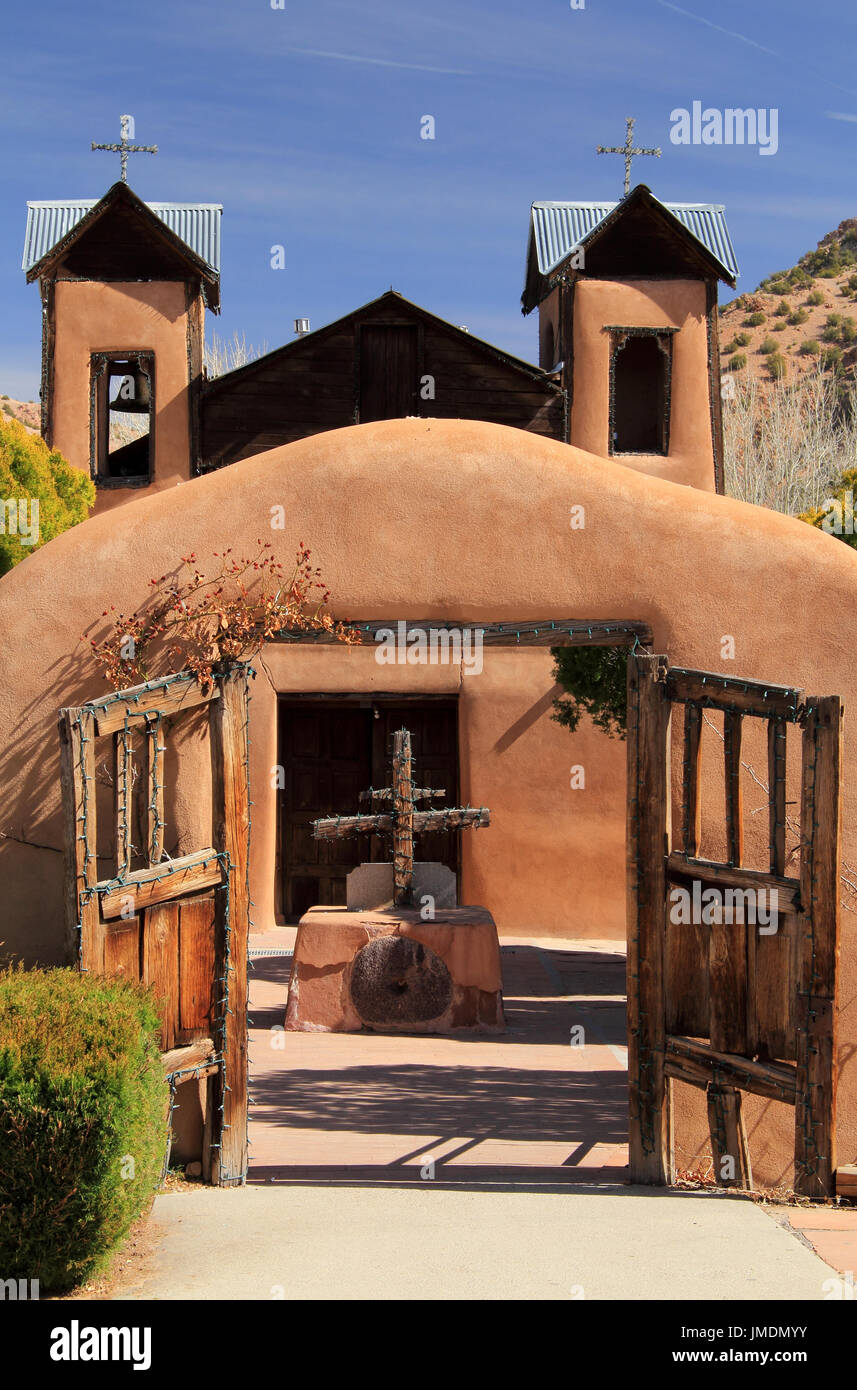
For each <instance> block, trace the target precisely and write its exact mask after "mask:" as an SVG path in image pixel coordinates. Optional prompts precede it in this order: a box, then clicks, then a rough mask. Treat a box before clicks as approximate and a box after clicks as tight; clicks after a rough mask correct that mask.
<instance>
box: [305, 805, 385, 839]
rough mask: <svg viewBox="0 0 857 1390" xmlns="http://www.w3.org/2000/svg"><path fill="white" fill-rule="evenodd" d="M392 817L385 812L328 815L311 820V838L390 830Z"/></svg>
mask: <svg viewBox="0 0 857 1390" xmlns="http://www.w3.org/2000/svg"><path fill="white" fill-rule="evenodd" d="M392 828H393V818H392V816H390V815H388V814H387V813H386V812H383V811H381V812H379V813H378V815H372V814H371V813H369V812H367V814H366V815H365V816H361V815H356V816H329V817H325V818H324V819H323V820H317V821H313V829H312V833H313V838H314V839H316V840H337V839H339V838H341V836H343V835H374V834H377V832H378V831H379V830H392Z"/></svg>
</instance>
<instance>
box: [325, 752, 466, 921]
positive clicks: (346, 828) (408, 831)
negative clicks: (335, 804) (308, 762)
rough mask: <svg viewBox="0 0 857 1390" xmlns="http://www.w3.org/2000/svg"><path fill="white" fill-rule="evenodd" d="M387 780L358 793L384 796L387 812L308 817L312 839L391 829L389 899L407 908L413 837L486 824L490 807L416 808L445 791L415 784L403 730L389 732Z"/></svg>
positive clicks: (365, 796)
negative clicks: (390, 748)
mask: <svg viewBox="0 0 857 1390" xmlns="http://www.w3.org/2000/svg"><path fill="white" fill-rule="evenodd" d="M392 782H393V785H392V786H391V787H383V788H382V789H381V790H380V791H377V790H376V789H375V788H374V787H370V788H369V790H368V791H366V792H361V793H360V800H361V801H369V802H375V801H389V802H390V803H391V806H390V810H389V812H387V811H381V812H374V811H373V812H371V813H370V814H369V815H365V816H364V815H360V814H358V815H356V816H330V817H328V818H326V819H324V820H316V821H313V823H312V833H313V835H314V836H315V838H316V839H317V840H335V839H339V838H341V837H343V836H345V835H362V834H366V833H367V832H371V831H374V832H375V833H376V834H383V833H384V832H385V831H386V832H392V836H393V885H394V901H395V904H396V906H397V907H407V906H409V905H410V904H411V901H412V894H413V885H414V836H415V835H420V834H423V835H424V834H425V833H426V832H427V831H429V830H461V829H464V828H465V827H467V826H473V827H474V828H477V827H478V826H480V825H490V824H491V819H490V812H489V811H488V810H487V809H486V807H484V806H455V807H444V808H442V809H440V808H438V809H437V810H431V809H430V810H428V811H418V810H416V803H417V802H418V801H423V800H427V799H428V798H429V797H432V796H446V792H445V791H433V790H431V788H429V787H415V786H414V778H413V760H412V755H411V735H410V733H409V731H408V730H407V729H399V730H398V732H397V733H395V734H393V778H392Z"/></svg>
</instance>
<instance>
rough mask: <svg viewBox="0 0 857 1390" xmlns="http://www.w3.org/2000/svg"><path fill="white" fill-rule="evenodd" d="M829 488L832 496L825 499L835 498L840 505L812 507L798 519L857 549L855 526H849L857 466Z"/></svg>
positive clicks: (843, 474)
mask: <svg viewBox="0 0 857 1390" xmlns="http://www.w3.org/2000/svg"><path fill="white" fill-rule="evenodd" d="M829 488H830V498H825V501H828V500H830V501H833V500H835V501H836V502H837V503H838V504H839V505H838V507H836V506H834V507H826V508H822V507H811V508H810V509H809V511H808V512H801V513H800V514H799V517H798V519H799V520H800V521H805V522H806V523H807V525H809V526H816V527H817V528H818V529H819V530H820V531H827V532H828V533H829V534H830V535H835V536H838V537H839V539H840V540H842V541H844V542H845V544H846V545H850V546H851V548H852V549H857V534H855V528H854V527H853V526H849V517H850V514H851V509H852V507H853V505H854V493H855V492H857V468H846V469H845V471H844V473H842V474H841V475H840V476H839V478H837V479H835V480H834V481H833V482H831V483H830V484H829ZM837 528H838V529H837Z"/></svg>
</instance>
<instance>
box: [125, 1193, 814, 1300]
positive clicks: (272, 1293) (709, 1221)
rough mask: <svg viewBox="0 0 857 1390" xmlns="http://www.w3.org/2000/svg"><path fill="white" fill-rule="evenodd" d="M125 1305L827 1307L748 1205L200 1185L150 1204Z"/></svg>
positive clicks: (797, 1260) (694, 1198) (785, 1243)
mask: <svg viewBox="0 0 857 1390" xmlns="http://www.w3.org/2000/svg"><path fill="white" fill-rule="evenodd" d="M153 1228H154V1232H153V1233H154V1235H155V1238H156V1239H155V1249H154V1254H153V1255H152V1256H150V1257H149V1260H148V1261H147V1266H148V1267H145V1268H144V1269H143V1270H142V1271H140V1272H139V1273H138V1274H137V1275H136V1276H133V1277H132V1276H129V1277H128V1278H127V1279H126V1280H125V1281H124V1283H123V1284H121V1285H120V1287H119V1288H118V1289H117V1290H116V1291H115V1292H114V1295H113V1296H114V1298H119V1299H148V1298H153V1299H154V1298H156V1299H213V1298H218V1299H220V1298H223V1299H260V1300H268V1299H280V1298H285V1299H289V1300H295V1299H298V1300H299V1299H337V1300H340V1299H344V1300H348V1299H364V1298H366V1299H396V1300H399V1299H431V1300H434V1299H441V1300H443V1299H492V1300H498V1299H504V1300H505V1299H543V1298H544V1299H569V1300H571V1299H577V1298H580V1297H584V1298H586V1299H673V1300H674V1299H681V1300H694V1299H710V1298H714V1299H733V1298H734V1299H741V1300H756V1299H765V1300H767V1299H773V1300H782V1299H824V1298H826V1297H829V1296H830V1294H829V1285H828V1287H827V1288H826V1289H825V1281H826V1280H830V1279H831V1278H835V1275H834V1274H833V1271H832V1270H831V1269H830V1268H829V1266H828V1265H826V1264H824V1263H823V1261H822V1260H820V1259H819V1258H818V1256H817V1255H815V1254H814V1252H813V1251H812V1250H811V1249H809V1248H808V1247H807V1246H805V1245H803V1244H802V1243H801V1242H800V1241H799V1240H798V1239H797V1237H796V1236H795V1235H793V1234H790V1233H789V1232H788V1231H786V1230H785V1229H784V1228H783V1227H782V1226H779V1225H777V1224H776V1222H774V1221H772V1220H770V1218H769V1217H768V1216H767V1215H766V1214H765V1212H764V1211H762V1210H761V1209H760V1208H759V1207H757V1206H755V1205H754V1204H753V1203H752V1202H750V1201H748V1200H747V1199H743V1198H740V1197H733V1196H719V1195H716V1194H704V1195H696V1194H695V1193H681V1192H666V1191H657V1192H655V1191H653V1190H652V1189H639V1188H618V1189H617V1188H613V1189H610V1188H608V1187H602V1188H600V1189H586V1188H582V1187H571V1188H568V1187H564V1188H559V1189H556V1188H553V1189H547V1188H543V1189H542V1190H529V1191H528V1190H526V1188H525V1187H523V1188H522V1189H520V1190H515V1191H503V1190H496V1189H489V1188H487V1187H485V1186H482V1185H479V1186H477V1187H476V1188H475V1189H471V1190H466V1191H459V1190H454V1189H451V1188H449V1187H438V1186H432V1184H431V1183H430V1182H424V1183H417V1184H413V1183H409V1184H403V1185H401V1186H389V1187H386V1186H382V1185H381V1184H380V1183H377V1182H376V1183H373V1184H372V1185H371V1186H368V1187H367V1186H354V1187H351V1186H331V1185H326V1186H315V1187H304V1186H300V1185H292V1184H289V1185H283V1186H280V1185H269V1186H268V1187H245V1188H234V1189H229V1188H220V1189H215V1188H200V1189H199V1190H197V1191H194V1192H183V1193H173V1194H170V1195H164V1196H162V1197H159V1198H158V1199H157V1201H156V1204H155V1212H154V1217H153Z"/></svg>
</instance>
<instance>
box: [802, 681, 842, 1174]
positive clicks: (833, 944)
mask: <svg viewBox="0 0 857 1390" xmlns="http://www.w3.org/2000/svg"><path fill="white" fill-rule="evenodd" d="M808 704H809V709H808V713H807V719H806V725H805V727H804V733H803V799H802V809H801V846H802V848H801V900H802V903H803V923H802V931H801V941H800V960H799V964H798V1009H797V1024H798V1027H797V1076H798V1082H797V1105H796V1107H795V1191H796V1192H798V1193H800V1194H801V1195H802V1196H805V1197H812V1198H816V1199H820V1198H823V1197H833V1196H834V1195H835V1190H836V1083H837V1019H836V1013H837V1010H836V1000H837V972H838V966H839V912H840V908H839V892H840V888H839V875H840V825H841V816H842V809H841V807H842V790H841V777H842V702H841V700H840V699H839V696H837V695H830V696H824V697H817V698H816V697H811V698H810V700H809V701H808Z"/></svg>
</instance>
